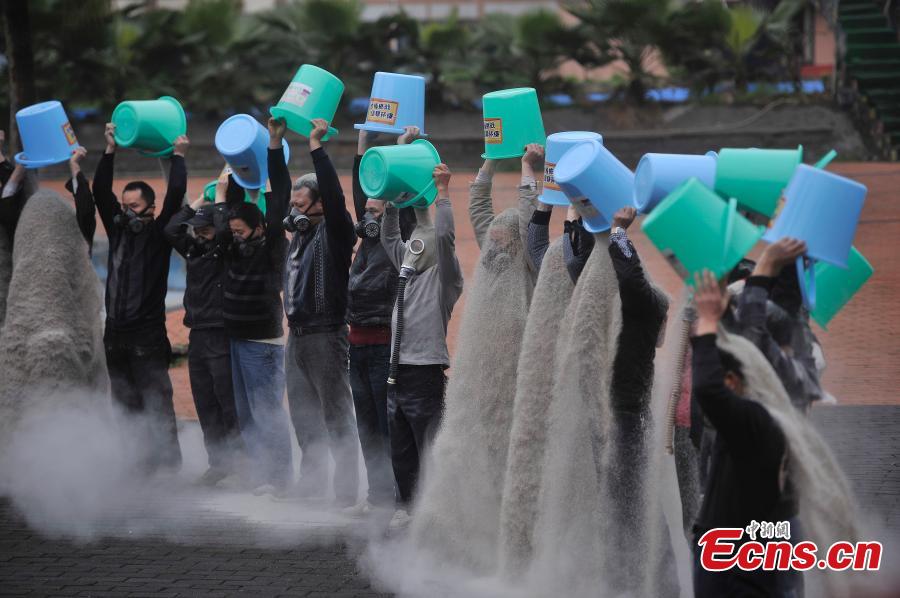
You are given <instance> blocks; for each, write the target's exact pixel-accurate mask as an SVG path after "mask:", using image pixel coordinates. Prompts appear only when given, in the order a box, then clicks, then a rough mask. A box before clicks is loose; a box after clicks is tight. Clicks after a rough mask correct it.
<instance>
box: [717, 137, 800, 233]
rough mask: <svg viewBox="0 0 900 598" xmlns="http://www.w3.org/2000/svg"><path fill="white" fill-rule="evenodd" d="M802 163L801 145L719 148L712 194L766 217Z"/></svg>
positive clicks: (769, 214) (772, 212)
mask: <svg viewBox="0 0 900 598" xmlns="http://www.w3.org/2000/svg"><path fill="white" fill-rule="evenodd" d="M802 161H803V146H802V145H801V146H798V147H797V149H795V150H785V149H756V148H750V149H735V148H723V149H722V151H720V152H719V159H718V162H717V163H716V191H717V192H718V193H720V194H721V195H722V196H724V197H726V198H731V197H733V198H735V199H737V201H738V204H739V205H740V206H741V207H742V208H744V209H747V210H750V211H752V212H756V213H758V214H762V215H763V216H765V217H767V218H771V217H772V216H774V215H775V210H776V208H777V206H778V199H779V198H780V197H781V193H782V192H783V191H784V189H785V187H787V184H788V181H790V180H791V177H792V176H793V175H794V170H795V169H796V168H797V166H799V165H800V163H801V162H802Z"/></svg>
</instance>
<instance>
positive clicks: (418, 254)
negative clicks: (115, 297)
mask: <svg viewBox="0 0 900 598" xmlns="http://www.w3.org/2000/svg"><path fill="white" fill-rule="evenodd" d="M435 261H436V255H435V238H434V224H432V222H431V212H429V211H428V209H427V208H426V209H424V210H420V209H416V228H415V229H413V232H412V234H411V235H410V236H409V241H407V242H406V251H405V252H404V254H403V263H402V267H403V268H407V269H411V270H413V271H415V272H424V271H425V270H427V269H428V268H430V267H431V266H433V265H434V264H435Z"/></svg>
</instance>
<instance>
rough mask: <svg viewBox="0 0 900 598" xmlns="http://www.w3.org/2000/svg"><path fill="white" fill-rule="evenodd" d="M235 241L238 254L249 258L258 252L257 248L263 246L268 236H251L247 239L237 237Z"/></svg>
mask: <svg viewBox="0 0 900 598" xmlns="http://www.w3.org/2000/svg"><path fill="white" fill-rule="evenodd" d="M234 241H235V248H236V251H237V254H238V255H239V256H240V257H244V258H247V257H252V256H253V254H255V253H256V250H257V249H259V248H260V247H262V245H263V243H265V242H266V238H265V237H264V236H259V237H256V238H254V237H250V238H249V239H247V240H246V241H245V240H242V239H240V238H238V237H235V239H234Z"/></svg>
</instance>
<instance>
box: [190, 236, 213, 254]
mask: <svg viewBox="0 0 900 598" xmlns="http://www.w3.org/2000/svg"><path fill="white" fill-rule="evenodd" d="M217 248H218V245H217V243H216V240H215V239H204V238H203V237H194V246H193V247H192V248H191V257H205V256H207V255H209V256H210V257H216V255H215V254H216V251H215V250H216V249H217Z"/></svg>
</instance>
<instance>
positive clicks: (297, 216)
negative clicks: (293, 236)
mask: <svg viewBox="0 0 900 598" xmlns="http://www.w3.org/2000/svg"><path fill="white" fill-rule="evenodd" d="M282 223H283V224H284V230H286V231H288V232H291V233H305V232H306V231H308V230H309V228H310V227H311V226H312V221H311V220H310V219H309V216H307V215H306V214H304V213H303V212H301V211H300V210H298V209H297V208H291V213H290V214H288V216H287V218H285V219H284V220H283V221H282Z"/></svg>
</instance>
